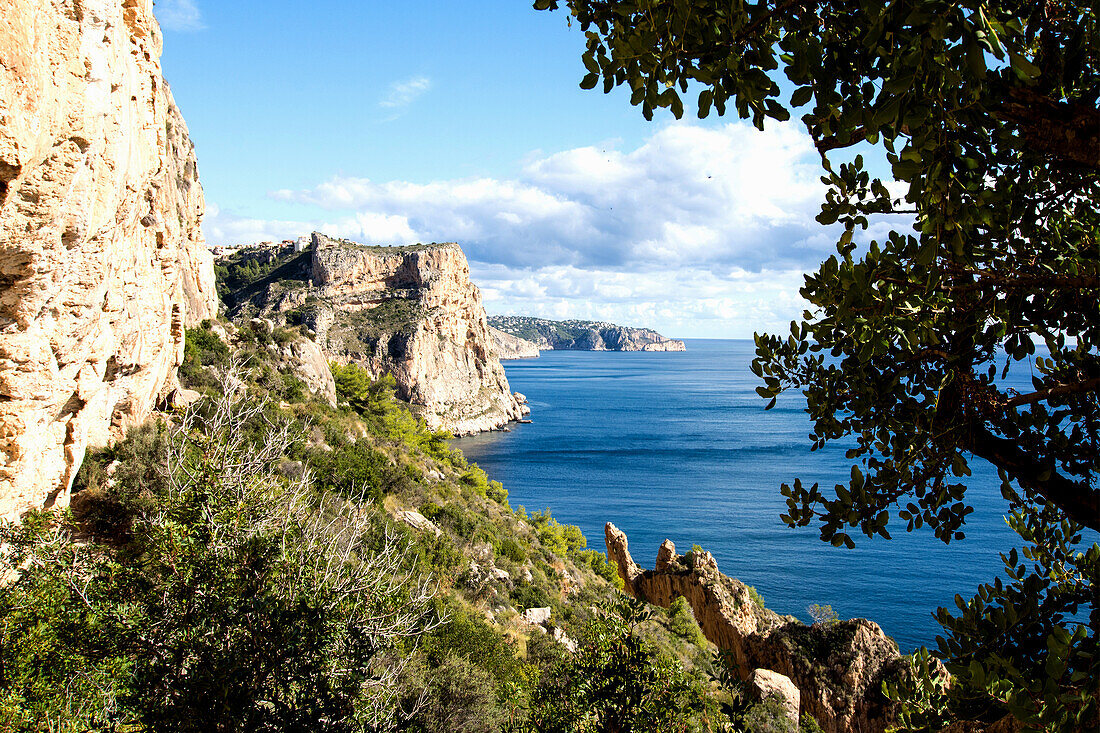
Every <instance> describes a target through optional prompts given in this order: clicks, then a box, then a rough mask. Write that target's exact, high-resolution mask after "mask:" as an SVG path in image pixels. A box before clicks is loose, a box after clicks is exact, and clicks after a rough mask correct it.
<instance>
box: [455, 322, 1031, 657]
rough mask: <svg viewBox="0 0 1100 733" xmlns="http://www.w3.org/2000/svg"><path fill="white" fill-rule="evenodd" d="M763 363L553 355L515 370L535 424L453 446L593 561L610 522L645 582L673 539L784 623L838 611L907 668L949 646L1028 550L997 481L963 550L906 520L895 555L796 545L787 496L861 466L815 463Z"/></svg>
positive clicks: (736, 355)
mask: <svg viewBox="0 0 1100 733" xmlns="http://www.w3.org/2000/svg"><path fill="white" fill-rule="evenodd" d="M753 352H754V346H753V343H752V342H751V341H747V340H745V341H726V340H701V339H696V340H688V341H687V351H686V352H682V353H645V352H632V353H618V352H580V351H544V352H542V354H541V356H540V358H538V359H529V360H517V361H509V362H505V369H506V372H507V376H508V380H509V382H510V384H511V387H512V389H514V390H517V391H519V392H522V393H524V394H525V395H527V397H528V399H529V400H530V405H531V408H532V414H531V418H532V420H533V422H532V423H531V424H523V425H512V426H511V430H510V431H509V432H496V433H487V434H482V435H477V436H472V437H468V438H462V439H458V440H455V441H454V442H453V445H454V446H455V447H457V448H460V449H461V450H462V451H463V452H464V453H465V454H466V456H467V458H468V459H469V460H471V461H475V462H477V463H478V464H479V465H480V466H481V467H482V468H484V469H485V470H486V471H487V472H488V474H489V476H490V477H492V478H494V479H497V480H499V481H502V482H503V483H504V486H505V488H506V489H507V490H508V492H509V500H510V502H511V504H512V506H519V505H523V506H525V507H526V508H527V509H528V510H529V511H530V510H540V511H541V510H543V509H544V508H547V507H549V508H550V509H551V511H552V512H553V515H554V516H555V517H556V518H557V519H558V520H559V521H561V522H565V523H569V524H576V525H578V526H579V527H580V528H581V530H582V531H583V532H584V534H585V536H586V537H587V538H588V541H589V546H590V547H592V548H594V549H597V550H601V551H602V550H603V549H604V547H603V527H604V524H605V523H606V522H613V523H614V524H616V525H617V526H618V527H619V528H621V529H622V530H623V531H624V532H626V534H627V536H628V537H629V538H630V548H631V551H632V553H633V555H634V557H635V559H636V560H638V561H639V562H640V563H642V564H643V566H644V567H652V566H653V558H654V557H655V556H656V553H657V548H658V546H659V545H660V543H661V541H662V540H664V539H665V538H669V539H671V540H672V541H673V542H675V543H676V546H677V549H678V551H679V552H686V551H688V550H690V549H691V547H692V545H693V544H698V545H700V546H702V547H703V548H704V549H706V550H708V551H710V552H711V553H712V554H713V555H714V556H715V558H716V559H717V561H718V567H719V569H720V570H721V571H722V572H723V573H725V574H727V575H729V576H731V577H735V578H738V579H740V580H742V581H744V582H746V583H748V584H750V585H752V586H755V587H756V589H757V590H758V591H759V592H760V594H761V595H762V596H763V598H764V601H765V602H766V604H767V606H768V607H769V608H771V609H773V610H775V611H777V612H779V613H783V614H793V615H795V616H798V617H799V618H801V619H803V620H807V621H808V620H809V616H808V614H807V612H806V607H807V606H808V605H809V604H812V603H818V604H823V605H824V604H828V605H831V606H832V607H833V608H834V609H835V610H836V612H837V613H838V614H839V615H840V617H841V618H851V617H865V618H869V619H871V620H872V621H875V622H877V623H878V624H880V625H881V626H882V628H883V629H884V630H885V631H886V633H887V634H890V635H891V636H893V637H894V638H895V639H896V640H897V642H898V644H899V645H900V647H901V650H902V651H903V652H908V651H912V650H913V649H915V648H916V647H919V646H921V645H926V646H930V645H934V639H935V636H936V634H937V633H940V627H939V625H938V624H937V623H936V621H935V620H934V618H933V617H932V614H933V612H934V611H935V609H936V608H937V607H939V606H952V605H953V598H954V596H955V594H956V593H961V594H963V595H964V596H965V595H968V594H970V593H972V592H973V591H974V590H975V589H976V587H977V585H978V584H979V583H981V582H985V581H991V580H992V579H993V577H994V576H995V575H996V574H997V573H999V572H1000V569H1001V567H1002V565H1001V561H1000V559H999V556H998V553H999V552H1000V551H1004V550H1005V549H1007V548H1008V547H1011V546H1014V545H1015V544H1016V542H1015V541H1016V540H1018V538H1017V537H1016V536H1015V534H1013V533H1012V531H1011V530H1010V529H1009V528H1008V527H1007V526H1006V524H1005V522H1004V519H1003V515H1004V511H1005V507H1006V502H1005V501H1004V500H1003V499H1002V498H1001V496H1000V490H999V482H998V479H997V475H996V472H995V471H994V470H993V469H992V468H991V467H989V466H988V465H987V464H985V463H984V462H981V461H978V460H975V461H973V462H972V465H971V468H972V470H973V476H971V477H970V478H969V479H967V482H968V485H969V487H970V488H969V489H968V492H967V500H968V501H969V502H972V504H973V506H974V508H975V511H974V513H973V514H971V515H970V517H968V521H967V524H966V526H965V527H964V530H965V532H966V538H965V539H963V540H961V541H956V542H953V543H952V544H951V545H944V544H943V543H942V542H940V541H939V540H937V539H936V538H935V537H934V536H933V535H932V533H931V532H929V531H927V529H925V530H918V531H916V532H913V533H906V532H905V531H904V526H903V525H902V524H901V523H900V521H899V520H897V519H896V517H895V518H892V520H891V524H890V527H889V528H890V530H891V534H892V535H893V539H892V540H884V539H881V538H879V539H874V540H871V539H868V538H866V537H863V536H862V535H854V536H853V539H855V541H856V548H855V549H854V550H846V549H843V548H839V549H838V548H834V547H832V546H830V545H827V544H825V543H823V542H821V541H820V540H819V539H818V533H817V530H816V528H813V527H806V528H802V529H789V528H787V527H786V526H785V525H783V523H782V522H781V521H780V520H779V515H780V514H781V513H783V512H784V511H785V504H784V500H783V497H782V496H781V495H780V493H779V487H780V485H781V484H782V483H783V482H790V481H793V479H794V478H796V477H800V478H802V479H803V480H804V481H805V480H809V481H811V482H812V481H820V482H822V484H823V485H825V486H831V485H832V484H834V483H837V482H840V481H844V480H845V479H846V478H847V476H848V473H849V467H850V464H849V462H848V461H847V460H846V459H845V458H844V452H843V449H842V448H840V447H838V446H829V447H827V448H826V449H825V450H822V451H818V452H811V451H810V446H809V441H808V440H807V438H806V435H807V433H808V431H809V428H810V423H809V417H808V416H807V415H806V414H805V412H804V411H803V407H804V400H803V399H802V398H801V396H799V395H790V394H788V395H784V396H783V397H782V398H781V399H780V400H779V402H778V404H777V405H776V407H775V408H774V409H773V410H770V411H765V410H764V401H763V400H762V399H760V397H759V396H758V395H756V393H755V391H754V390H755V388H756V386H757V385H758V382H757V380H756V377H754V376H753V374H752V373H751V372H750V371H749V363H750V361H751V359H752V356H753ZM1022 379H1026V377H1024V376H1023V375H1017V377H1016V380H1013V379H1012V375H1010V379H1009V382H1010V383H1012V382H1014V381H1017V380H1022Z"/></svg>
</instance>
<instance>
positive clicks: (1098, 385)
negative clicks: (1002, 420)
mask: <svg viewBox="0 0 1100 733" xmlns="http://www.w3.org/2000/svg"><path fill="white" fill-rule="evenodd" d="M1098 389H1100V377H1097V378H1096V379H1086V380H1085V381H1084V382H1074V383H1073V384H1059V385H1058V386H1056V387H1051V388H1050V389H1042V390H1039V391H1038V392H1031V393H1028V394H1022V395H1017V396H1015V397H1012V398H1011V399H1009V400H1008V401H1007V402H1005V406H1006V407H1019V406H1021V405H1032V404H1035V403H1036V402H1042V401H1043V400H1048V399H1050V398H1051V397H1058V396H1060V395H1066V394H1076V393H1078V392H1094V391H1096V390H1098Z"/></svg>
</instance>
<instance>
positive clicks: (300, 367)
mask: <svg viewBox="0 0 1100 733" xmlns="http://www.w3.org/2000/svg"><path fill="white" fill-rule="evenodd" d="M279 350H280V356H281V357H282V361H283V362H284V363H286V364H287V365H288V366H289V367H290V369H291V370H292V372H293V374H294V376H296V377H298V378H299V379H301V380H302V382H304V383H305V385H306V388H307V389H308V390H309V391H310V392H312V393H313V394H315V395H317V396H318V397H320V398H322V399H323V400H325V401H326V402H328V403H329V404H330V405H332V406H333V407H335V406H336V380H335V379H333V377H332V369H330V368H329V365H328V357H327V356H325V352H324V351H322V350H321V347H320V346H318V345H317V344H316V343H314V342H313V341H310V340H309V339H295V340H294V341H291V342H289V343H287V344H284V345H283V346H282V347H280V349H279Z"/></svg>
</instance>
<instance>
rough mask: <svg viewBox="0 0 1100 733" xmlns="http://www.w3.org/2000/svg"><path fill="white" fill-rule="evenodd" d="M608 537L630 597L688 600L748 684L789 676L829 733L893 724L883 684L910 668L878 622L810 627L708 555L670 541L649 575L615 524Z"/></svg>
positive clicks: (662, 602)
mask: <svg viewBox="0 0 1100 733" xmlns="http://www.w3.org/2000/svg"><path fill="white" fill-rule="evenodd" d="M604 532H605V539H606V541H607V554H608V557H609V558H610V559H611V562H612V563H614V564H616V565H617V566H618V568H619V576H620V577H621V578H622V579H623V583H624V585H625V590H626V592H627V593H629V594H630V595H632V596H634V597H635V598H641V599H643V600H646V601H648V602H650V603H653V604H655V605H658V606H664V607H666V608H667V607H668V606H669V605H670V604H671V603H672V601H673V600H675V599H676V598H677V597H678V596H683V597H684V598H685V599H687V601H688V603H689V604H690V605H691V607H692V610H693V611H694V613H695V620H696V621H697V622H698V623H699V627H700V628H701V629H702V630H703V634H704V635H705V636H706V637H707V639H709V640H710V641H711V642H712V643H713V644H715V645H716V646H717V647H718V648H719V649H722V650H724V651H726V652H728V653H729V654H731V655H732V658H733V660H734V663H735V664H736V667H737V669H738V672H739V673H740V675H741V677H742V678H743V679H746V680H747V679H749V678H750V676H752V674H753V672H754V671H755V670H757V669H766V670H771V671H774V672H778V673H779V674H781V675H785V676H786V677H788V678H790V680H791V681H792V682H793V683H794V685H795V687H797V688H798V691H799V693H800V694H799V699H800V706H801V709H802V712H803V713H809V714H810V715H812V716H813V717H814V718H815V719H816V720H817V722H818V723H819V724H820V725H821V727H822V728H823V729H824V730H825V731H826V733H881V732H882V731H885V730H886V728H887V726H888V725H889V724H890V723H891V722H892V721H893V718H894V715H895V711H894V708H893V706H892V704H891V703H890V701H889V700H887V699H886V698H885V696H883V694H882V691H881V689H882V681H883V680H884V679H897V678H898V677H899V676H900V675H902V674H904V673H905V672H906V670H907V665H906V663H905V661H904V660H903V659H902V657H901V656H900V654H899V652H898V648H897V645H896V644H895V643H894V642H893V641H892V640H891V639H890V638H889V637H887V636H886V634H884V633H883V631H882V629H881V628H879V626H878V624H876V623H874V622H872V621H868V620H867V619H862V618H857V619H851V620H849V621H839V622H836V623H833V624H814V625H813V626H806V625H805V624H803V623H801V622H799V621H798V620H797V619H795V618H793V617H790V616H780V615H779V614H777V613H775V612H774V611H770V610H768V609H766V608H764V607H763V606H761V605H760V604H758V603H757V602H756V601H755V600H754V599H753V598H752V594H751V593H750V592H749V589H748V586H746V585H745V584H744V583H742V582H740V581H738V580H735V579H733V578H729V577H727V576H725V575H723V574H722V573H720V572H718V565H717V563H716V562H715V561H714V557H713V556H711V554H710V553H709V552H692V553H688V554H687V555H677V554H676V548H675V546H674V545H673V544H672V542H670V541H669V540H665V542H664V543H663V544H662V545H661V547H660V550H659V551H658V553H657V564H656V567H655V569H653V570H642V569H641V568H640V567H638V565H637V564H635V562H634V559H633V558H632V557H631V555H630V550H629V549H628V547H627V540H626V535H625V534H623V533H622V532H621V531H620V530H619V529H618V528H617V527H615V525H613V524H608V525H607V526H606V528H605V530H604Z"/></svg>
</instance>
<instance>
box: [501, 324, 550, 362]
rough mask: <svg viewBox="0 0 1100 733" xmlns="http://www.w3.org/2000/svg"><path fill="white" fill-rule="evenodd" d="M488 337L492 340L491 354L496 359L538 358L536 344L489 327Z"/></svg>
mask: <svg viewBox="0 0 1100 733" xmlns="http://www.w3.org/2000/svg"><path fill="white" fill-rule="evenodd" d="M489 335H490V336H491V337H492V339H493V353H495V354H496V356H497V358H498V359H503V360H507V359H537V358H539V347H538V344H533V343H531V342H530V341H528V340H527V339H521V338H519V337H518V336H513V335H512V334H510V333H505V332H504V331H501V330H500V329H499V328H493V327H492V326H489Z"/></svg>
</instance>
